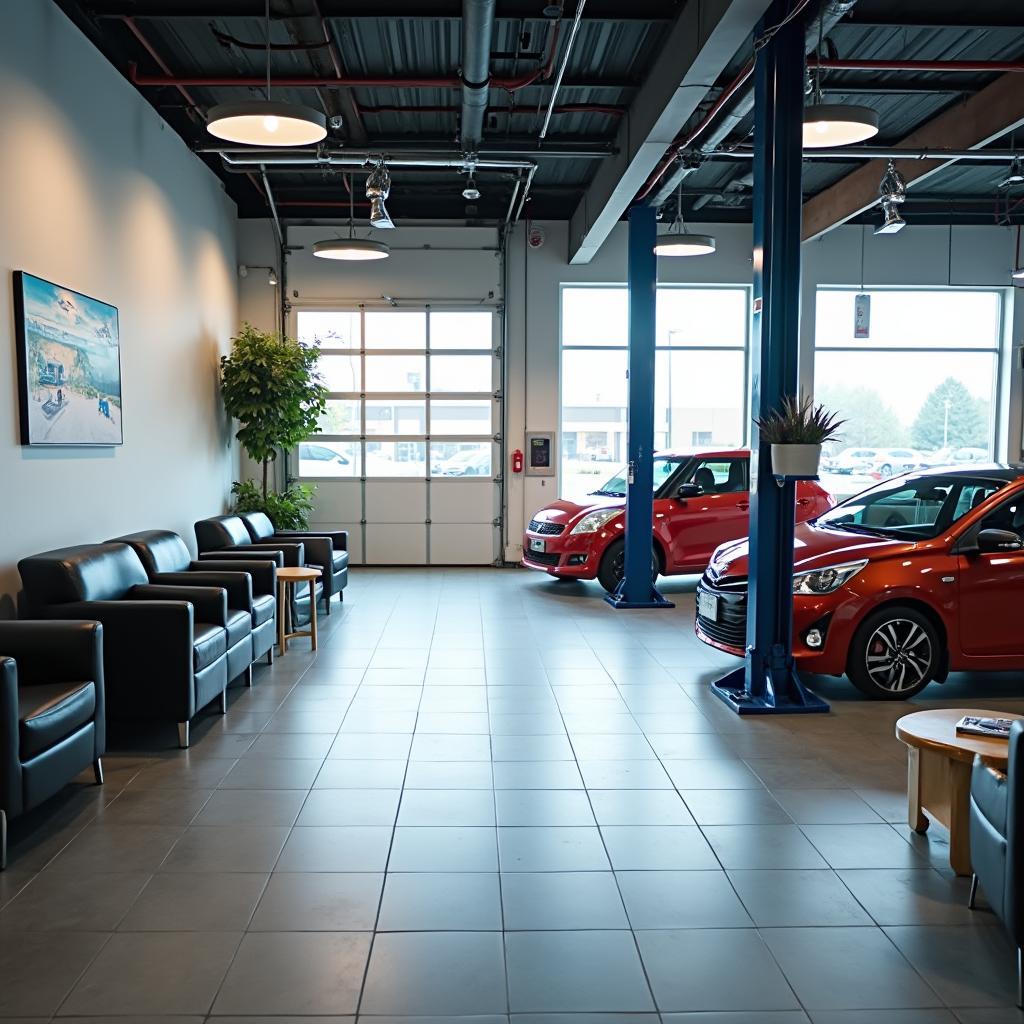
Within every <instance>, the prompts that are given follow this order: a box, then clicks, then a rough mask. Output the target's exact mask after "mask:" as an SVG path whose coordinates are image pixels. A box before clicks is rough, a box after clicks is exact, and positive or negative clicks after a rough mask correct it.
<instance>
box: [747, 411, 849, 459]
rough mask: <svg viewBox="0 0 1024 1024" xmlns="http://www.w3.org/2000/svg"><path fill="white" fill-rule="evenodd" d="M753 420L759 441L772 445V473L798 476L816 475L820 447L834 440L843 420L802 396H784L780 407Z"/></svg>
mask: <svg viewBox="0 0 1024 1024" xmlns="http://www.w3.org/2000/svg"><path fill="white" fill-rule="evenodd" d="M754 422H755V423H756V424H757V427H758V430H759V431H760V434H761V440H762V441H764V442H766V443H767V444H770V445H771V446H772V472H773V473H774V474H775V475H776V476H781V477H791V478H793V477H797V478H799V477H815V476H817V475H818V464H819V462H820V460H821V446H822V445H823V444H824V443H825V442H826V441H832V440H835V439H836V438H837V437H838V431H839V428H840V427H841V426H842V425H843V424H844V423H845V422H846V421H845V420H841V419H839V417H838V415H837V414H835V413H831V412H829V411H828V410H827V409H826V408H825V407H824V406H823V405H815V404H814V401H813V399H811V398H810V397H809V396H807V395H803V396H801V397H800V398H793V397H790V396H787V397H785V398H783V400H782V405H781V407H780V408H779V409H776V410H775V411H774V412H772V413H770V414H769V415H768V416H766V417H765V418H764V419H760V420H758V419H755V420H754Z"/></svg>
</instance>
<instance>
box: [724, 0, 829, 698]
mask: <svg viewBox="0 0 1024 1024" xmlns="http://www.w3.org/2000/svg"><path fill="white" fill-rule="evenodd" d="M795 3H796V0H775V3H773V4H772V6H771V7H770V8H769V9H768V11H767V12H766V14H765V16H764V18H763V19H762V20H761V23H760V24H759V25H758V29H757V37H759V38H760V39H762V40H764V43H763V45H762V46H761V47H760V49H759V50H758V51H757V57H756V65H755V68H754V331H753V337H752V345H751V373H752V378H753V379H752V382H751V383H752V388H751V393H752V402H751V404H752V407H753V410H754V415H755V416H756V417H757V418H758V419H761V418H763V417H765V416H767V415H769V414H770V413H771V412H773V411H774V410H776V409H778V408H779V406H780V404H781V401H782V399H783V398H784V397H786V396H787V395H788V396H795V395H796V394H797V390H798V384H799V378H798V366H797V362H798V358H799V339H800V212H801V206H802V194H801V190H800V174H801V166H802V158H803V140H802V136H803V107H804V63H805V60H804V55H805V43H804V36H805V26H804V24H803V21H802V19H801V18H799V17H795V18H793V19H792V20H791V21H789V22H788V23H784V22H785V19H786V18H787V16H789V14H790V12H791V11H792V8H793V5H794V4H795ZM775 26H781V27H778V28H777V29H775V30H774V31H773V28H774V27H775ZM766 30H767V33H768V35H767V38H765V36H766ZM757 433H758V432H757V431H756V430H755V432H754V440H753V444H752V446H751V448H752V451H751V477H752V479H751V488H750V547H749V566H750V568H749V581H748V584H747V651H746V657H745V659H744V664H743V667H742V668H739V669H736V671H734V672H730V673H729V674H728V675H727V676H725V677H724V678H722V679H719V680H718V681H717V682H715V683H712V684H711V692H712V693H714V694H715V695H716V696H717V697H719V698H720V699H721V700H722V701H724V702H725V704H726V705H728V706H729V707H730V708H732V709H733V710H734V711H736V712H737V713H738V714H741V715H749V714H780V713H781V714H799V713H809V712H823V711H828V710H829V706H828V704H827V703H826V702H825V701H823V700H822V699H821V698H820V697H818V696H817V695H816V694H814V693H811V692H810V691H809V690H808V689H806V687H805V686H804V685H803V683H802V682H801V681H800V677H799V675H798V674H797V671H796V666H795V663H794V660H793V527H794V513H795V509H794V502H795V498H796V483H795V482H794V481H793V480H789V479H787V480H783V479H777V478H776V477H774V476H773V475H772V465H771V447H770V445H766V444H761V442H760V439H759V438H758V436H757Z"/></svg>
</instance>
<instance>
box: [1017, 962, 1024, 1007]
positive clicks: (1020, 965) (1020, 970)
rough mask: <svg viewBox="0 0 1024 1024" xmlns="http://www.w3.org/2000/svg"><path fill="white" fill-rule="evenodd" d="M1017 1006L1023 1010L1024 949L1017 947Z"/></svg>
mask: <svg viewBox="0 0 1024 1024" xmlns="http://www.w3.org/2000/svg"><path fill="white" fill-rule="evenodd" d="M1017 1008H1018V1009H1021V1010H1024V949H1021V948H1020V947H1019V946H1018V947H1017Z"/></svg>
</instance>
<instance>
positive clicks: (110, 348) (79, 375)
mask: <svg viewBox="0 0 1024 1024" xmlns="http://www.w3.org/2000/svg"><path fill="white" fill-rule="evenodd" d="M14 326H15V331H16V333H17V338H16V344H17V349H18V389H19V392H20V394H19V399H20V410H21V443H22V444H26V445H44V446H75V447H82V446H90V447H95V446H106V445H119V444H123V443H124V432H123V430H122V424H121V346H120V338H119V335H118V324H117V307H116V306H111V305H109V304H108V303H106V302H101V301H100V300H99V299H94V298H92V297H91V296H89V295H83V294H82V293H81V292H76V291H74V290H73V289H71V288H65V287H63V286H61V285H58V284H54V283H53V282H52V281H45V280H43V278H41V277H34V276H33V275H32V274H28V273H25V271H22V270H16V271H15V272H14Z"/></svg>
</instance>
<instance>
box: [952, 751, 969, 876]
mask: <svg viewBox="0 0 1024 1024" xmlns="http://www.w3.org/2000/svg"><path fill="white" fill-rule="evenodd" d="M970 821H971V766H970V765H969V764H966V763H965V762H963V761H950V763H949V866H950V867H951V868H952V869H953V870H954V871H955V872H956V873H957V874H958V875H969V874H970V873H971V832H970Z"/></svg>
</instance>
